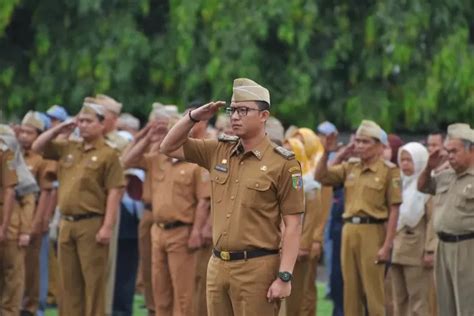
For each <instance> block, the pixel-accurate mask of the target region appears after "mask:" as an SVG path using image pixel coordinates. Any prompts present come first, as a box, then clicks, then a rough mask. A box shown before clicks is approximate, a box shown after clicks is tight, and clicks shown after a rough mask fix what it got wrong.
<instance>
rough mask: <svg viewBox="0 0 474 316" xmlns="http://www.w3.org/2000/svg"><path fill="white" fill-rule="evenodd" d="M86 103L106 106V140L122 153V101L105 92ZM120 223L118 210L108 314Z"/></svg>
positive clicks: (124, 144) (111, 246) (108, 312)
mask: <svg viewBox="0 0 474 316" xmlns="http://www.w3.org/2000/svg"><path fill="white" fill-rule="evenodd" d="M84 102H85V103H86V104H92V105H93V104H97V105H101V106H102V107H103V108H104V121H103V126H104V135H105V140H107V141H108V142H110V143H111V144H112V145H113V146H114V148H115V149H116V152H117V154H119V155H120V154H121V153H122V152H123V151H124V150H125V148H126V147H127V145H128V143H129V142H128V140H127V139H125V138H124V137H122V136H120V135H119V134H118V130H117V124H118V119H119V116H120V113H121V112H122V103H119V102H118V101H117V100H115V99H114V98H112V97H109V96H108V95H105V94H98V95H96V96H95V97H86V98H85V99H84ZM119 223H120V212H118V211H117V225H116V226H115V229H114V231H113V234H112V239H111V240H110V244H109V252H110V253H109V259H108V266H109V267H108V269H107V271H108V272H107V273H108V275H107V294H106V297H105V300H106V302H105V304H106V315H111V314H112V304H113V298H114V287H115V270H116V259H117V245H118V227H119Z"/></svg>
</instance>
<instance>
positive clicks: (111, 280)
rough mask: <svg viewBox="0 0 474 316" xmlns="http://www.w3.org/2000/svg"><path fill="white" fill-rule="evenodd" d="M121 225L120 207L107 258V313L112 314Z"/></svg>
mask: <svg viewBox="0 0 474 316" xmlns="http://www.w3.org/2000/svg"><path fill="white" fill-rule="evenodd" d="M119 227H120V209H119V210H118V211H117V220H116V222H115V226H114V229H113V231H112V238H110V244H109V256H108V259H107V278H106V280H107V284H106V286H105V315H112V309H113V306H112V305H113V304H114V292H115V291H114V290H115V270H116V269H117V250H118V234H119Z"/></svg>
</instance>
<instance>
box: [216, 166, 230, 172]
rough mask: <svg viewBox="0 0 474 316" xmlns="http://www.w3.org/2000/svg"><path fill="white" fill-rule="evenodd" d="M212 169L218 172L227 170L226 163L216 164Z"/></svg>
mask: <svg viewBox="0 0 474 316" xmlns="http://www.w3.org/2000/svg"><path fill="white" fill-rule="evenodd" d="M214 169H216V170H217V171H220V172H227V165H224V164H217V165H216V166H215V167H214Z"/></svg>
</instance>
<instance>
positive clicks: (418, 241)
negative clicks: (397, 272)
mask: <svg viewBox="0 0 474 316" xmlns="http://www.w3.org/2000/svg"><path fill="white" fill-rule="evenodd" d="M431 215H432V203H431V200H429V201H428V202H427V203H426V207H425V215H424V216H423V217H422V218H421V219H420V222H419V223H418V224H417V225H416V226H415V227H413V228H411V227H408V226H405V227H403V228H402V229H400V230H399V231H398V232H397V234H396V235H395V239H394V240H393V251H392V262H393V263H396V264H403V265H410V266H421V264H422V258H423V254H424V253H425V252H427V251H430V252H434V251H435V249H436V236H435V234H434V232H433V229H431V226H432V225H433V222H432V221H431V219H432V216H431Z"/></svg>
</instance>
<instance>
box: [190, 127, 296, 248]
mask: <svg viewBox="0 0 474 316" xmlns="http://www.w3.org/2000/svg"><path fill="white" fill-rule="evenodd" d="M183 149H184V155H185V158H186V160H187V161H189V162H194V163H197V164H199V165H200V166H202V167H204V168H206V169H207V170H209V172H210V177H211V189H212V191H211V192H212V195H211V196H212V198H211V212H212V218H213V223H212V227H213V232H212V234H213V236H212V237H213V243H214V246H215V247H216V248H217V249H219V250H225V251H243V250H251V249H257V248H265V249H278V248H279V246H280V239H281V231H280V223H281V219H282V215H290V214H300V213H303V212H304V208H305V207H304V192H303V188H302V186H303V185H302V183H303V181H302V177H301V168H300V165H299V163H298V162H297V161H296V159H294V156H293V155H291V156H290V154H291V152H287V151H285V150H284V149H283V148H282V147H278V149H277V148H276V145H274V144H272V143H271V142H270V140H269V139H268V138H267V137H265V139H264V140H263V141H262V142H261V143H260V144H258V145H257V146H256V148H254V149H253V150H252V151H249V152H244V149H243V147H242V145H241V143H240V142H239V141H238V138H232V137H229V136H227V137H225V138H221V140H220V141H217V140H208V139H206V140H202V139H199V140H198V139H189V140H188V141H187V142H186V143H185V144H184V146H183ZM277 150H280V152H278V151H277Z"/></svg>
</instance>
